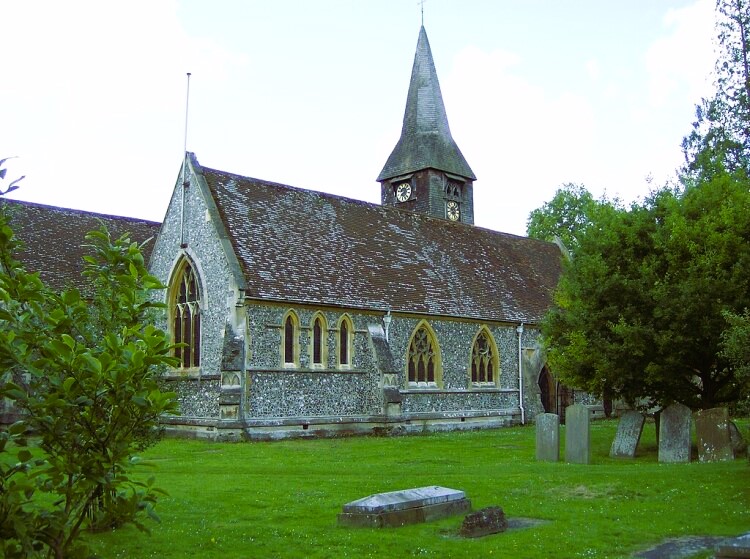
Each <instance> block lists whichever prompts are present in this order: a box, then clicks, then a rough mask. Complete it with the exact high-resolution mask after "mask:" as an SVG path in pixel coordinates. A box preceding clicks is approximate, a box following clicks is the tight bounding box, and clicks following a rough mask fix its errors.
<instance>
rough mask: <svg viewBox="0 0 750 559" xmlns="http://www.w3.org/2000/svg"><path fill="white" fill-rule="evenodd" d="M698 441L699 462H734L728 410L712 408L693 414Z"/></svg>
mask: <svg viewBox="0 0 750 559" xmlns="http://www.w3.org/2000/svg"><path fill="white" fill-rule="evenodd" d="M693 418H694V419H695V436H696V438H697V440H698V460H700V461H701V462H720V461H722V460H734V451H733V450H732V439H731V436H730V432H729V411H728V410H727V408H712V409H710V410H701V411H698V412H695V413H694V414H693Z"/></svg>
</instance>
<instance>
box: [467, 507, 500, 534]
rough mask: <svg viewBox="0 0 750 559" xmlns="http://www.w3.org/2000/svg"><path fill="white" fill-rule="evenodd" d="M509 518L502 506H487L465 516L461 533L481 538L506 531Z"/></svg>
mask: <svg viewBox="0 0 750 559" xmlns="http://www.w3.org/2000/svg"><path fill="white" fill-rule="evenodd" d="M507 529H508V520H507V519H506V518H505V513H504V512H503V509H502V508H501V507H487V508H483V509H481V510H478V511H477V512H472V513H470V514H467V515H466V517H465V518H464V521H463V524H461V529H460V530H459V532H458V533H459V535H460V536H463V537H464V538H481V537H482V536H489V535H490V534H497V533H499V532H505V530H507Z"/></svg>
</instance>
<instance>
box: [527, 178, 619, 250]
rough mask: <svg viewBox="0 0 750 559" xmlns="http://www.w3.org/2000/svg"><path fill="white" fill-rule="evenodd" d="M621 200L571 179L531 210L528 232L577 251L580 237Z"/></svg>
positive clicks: (530, 234) (529, 234)
mask: <svg viewBox="0 0 750 559" xmlns="http://www.w3.org/2000/svg"><path fill="white" fill-rule="evenodd" d="M617 207H618V202H617V201H616V200H615V201H609V200H607V199H606V198H602V199H600V200H596V199H594V197H593V196H592V195H591V193H590V192H589V191H588V190H586V188H585V187H584V186H583V185H580V184H573V183H567V184H564V185H563V186H562V187H560V188H559V189H558V190H557V192H555V196H554V197H553V198H552V200H550V201H549V202H545V203H544V205H543V206H542V207H541V208H537V209H536V210H534V211H532V212H531V214H529V218H528V220H527V221H526V234H527V235H528V236H529V237H532V238H534V239H541V240H543V241H551V242H556V241H558V240H559V241H561V242H562V244H563V245H564V246H565V248H566V249H567V250H568V251H569V252H570V253H572V254H575V253H576V251H577V250H578V246H579V244H580V241H579V239H580V237H581V236H582V235H584V234H585V233H586V231H587V230H588V229H589V228H591V227H596V226H597V223H598V221H599V220H600V219H602V217H603V216H601V217H600V214H603V213H607V212H611V211H616V209H617Z"/></svg>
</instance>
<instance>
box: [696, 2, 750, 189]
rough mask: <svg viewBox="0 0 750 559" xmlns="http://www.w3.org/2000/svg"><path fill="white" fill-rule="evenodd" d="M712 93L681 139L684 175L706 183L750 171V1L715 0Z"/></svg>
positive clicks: (704, 101) (697, 111)
mask: <svg viewBox="0 0 750 559" xmlns="http://www.w3.org/2000/svg"><path fill="white" fill-rule="evenodd" d="M715 43H716V52H717V60H716V64H715V66H714V76H715V86H716V93H715V95H714V96H713V97H712V98H710V99H702V100H701V103H700V104H699V105H698V106H697V107H696V120H695V122H694V123H693V130H692V131H691V132H690V134H689V135H688V136H686V137H685V138H684V139H683V142H682V147H683V151H684V153H685V159H686V166H685V168H684V169H683V171H684V172H685V173H686V174H687V175H690V176H692V177H693V178H695V179H697V180H698V181H700V180H703V179H705V180H710V179H711V178H712V177H713V176H715V175H717V174H720V173H722V172H723V171H725V170H726V171H729V172H738V171H744V172H745V173H747V171H748V170H749V169H750V166H749V165H750V60H749V58H750V2H748V0H717V2H716V40H715Z"/></svg>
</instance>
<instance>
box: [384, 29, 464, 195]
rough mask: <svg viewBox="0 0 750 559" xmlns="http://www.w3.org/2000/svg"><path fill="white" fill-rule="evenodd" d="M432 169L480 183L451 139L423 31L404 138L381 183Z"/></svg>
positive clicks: (422, 30)
mask: <svg viewBox="0 0 750 559" xmlns="http://www.w3.org/2000/svg"><path fill="white" fill-rule="evenodd" d="M427 167H431V168H433V169H439V170H441V171H447V172H449V173H454V174H456V175H461V176H462V177H466V178H469V179H472V180H476V177H475V176H474V172H473V171H472V170H471V167H469V164H468V163H467V162H466V159H464V156H463V155H462V154H461V150H460V149H458V146H457V145H456V142H455V141H454V140H453V136H451V130H450V127H449V126H448V117H447V115H446V113H445V105H444V104H443V95H442V93H440V83H439V82H438V77H437V72H436V71H435V63H434V62H433V60H432V51H431V50H430V42H429V41H428V40H427V33H426V32H425V29H424V27H422V28H421V29H420V30H419V40H418V41H417V52H416V54H415V55H414V66H413V67H412V70H411V83H410V84H409V96H408V97H407V98H406V111H405V112H404V124H403V128H402V129H401V138H400V139H399V141H398V143H397V144H396V147H395V148H394V150H393V152H392V153H391V156H390V157H389V158H388V162H387V163H386V164H385V167H383V170H382V171H381V172H380V176H378V181H382V180H385V179H389V178H392V177H395V176H398V175H402V174H405V173H411V172H413V171H418V170H420V169H425V168H427Z"/></svg>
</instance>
